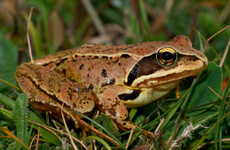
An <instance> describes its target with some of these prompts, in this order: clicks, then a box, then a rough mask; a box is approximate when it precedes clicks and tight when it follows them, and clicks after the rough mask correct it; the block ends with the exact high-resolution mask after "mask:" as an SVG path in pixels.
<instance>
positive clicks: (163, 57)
mask: <svg viewBox="0 0 230 150" xmlns="http://www.w3.org/2000/svg"><path fill="white" fill-rule="evenodd" d="M161 58H162V59H164V60H170V59H172V58H173V55H172V54H171V53H170V52H164V53H162V54H161Z"/></svg>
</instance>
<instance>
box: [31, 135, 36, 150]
mask: <svg viewBox="0 0 230 150" xmlns="http://www.w3.org/2000/svg"><path fill="white" fill-rule="evenodd" d="M36 137H37V135H35V136H34V137H33V138H32V140H31V142H30V149H31V147H32V144H33V142H34V140H35V138H36Z"/></svg>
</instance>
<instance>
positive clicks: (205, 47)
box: [204, 25, 230, 53]
mask: <svg viewBox="0 0 230 150" xmlns="http://www.w3.org/2000/svg"><path fill="white" fill-rule="evenodd" d="M228 28H230V25H228V26H226V27H224V28H222V29H221V30H219V31H218V32H216V33H215V34H213V35H212V36H211V37H210V38H208V40H207V41H206V43H205V46H204V53H205V50H206V49H207V45H208V42H209V41H210V40H211V39H213V38H214V37H215V36H216V35H217V34H219V33H221V32H223V31H224V30H226V29H228Z"/></svg>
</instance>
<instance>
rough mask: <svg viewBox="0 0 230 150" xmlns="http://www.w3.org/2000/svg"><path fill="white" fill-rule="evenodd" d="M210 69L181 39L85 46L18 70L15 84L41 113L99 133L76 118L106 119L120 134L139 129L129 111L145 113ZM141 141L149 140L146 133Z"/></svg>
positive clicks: (190, 44)
mask: <svg viewBox="0 0 230 150" xmlns="http://www.w3.org/2000/svg"><path fill="white" fill-rule="evenodd" d="M207 65H208V59H207V57H206V56H205V55H204V54H203V53H202V52H201V51H199V50H196V49H194V48H193V46H192V42H191V40H190V39H189V38H188V37H187V36H185V35H179V36H176V37H174V38H173V39H172V40H171V41H168V42H166V41H150V42H143V43H137V44H131V45H118V46H107V45H101V44H94V43H87V44H84V45H82V46H80V47H78V48H75V49H68V50H65V51H60V52H58V53H56V54H54V55H48V56H45V57H43V58H40V59H37V60H35V61H34V62H33V63H32V62H28V63H24V64H21V65H20V66H19V67H18V68H17V70H16V72H15V79H16V81H17V83H18V85H19V87H20V89H21V90H22V92H24V93H25V94H26V95H27V96H28V97H29V101H30V104H31V106H32V107H34V108H35V109H36V110H38V111H39V112H49V113H50V114H51V115H53V116H55V117H57V118H61V116H60V112H61V111H63V112H64V114H65V116H66V118H67V119H68V120H70V121H71V120H72V121H73V122H74V123H75V126H76V128H79V127H82V128H85V129H86V130H91V131H93V132H94V133H96V134H98V135H99V136H102V137H106V138H107V139H109V138H110V137H108V136H107V135H105V134H103V133H101V132H98V131H97V130H96V129H94V128H93V127H92V126H90V125H89V124H87V123H86V122H85V121H83V120H82V117H81V116H80V115H78V114H76V113H75V112H79V113H81V114H84V115H89V114H91V113H92V112H93V111H94V110H95V108H98V110H100V111H101V112H103V113H105V114H106V115H107V116H108V117H109V118H111V120H112V121H113V122H114V123H115V124H116V125H117V127H118V128H119V129H121V130H124V131H129V130H132V129H138V128H139V127H138V126H137V125H135V124H134V123H133V122H132V121H131V120H130V119H129V112H128V109H129V108H137V107H143V106H145V105H148V104H150V103H153V102H154V101H156V100H158V99H161V98H162V97H164V96H166V95H168V93H169V92H170V91H171V90H173V89H174V88H175V87H177V86H178V85H179V83H180V82H181V81H183V80H184V79H186V78H187V77H190V76H196V75H197V74H199V73H200V72H201V71H202V70H203V69H205V68H206V67H207ZM143 134H144V135H149V136H153V134H152V132H150V131H145V130H144V131H143Z"/></svg>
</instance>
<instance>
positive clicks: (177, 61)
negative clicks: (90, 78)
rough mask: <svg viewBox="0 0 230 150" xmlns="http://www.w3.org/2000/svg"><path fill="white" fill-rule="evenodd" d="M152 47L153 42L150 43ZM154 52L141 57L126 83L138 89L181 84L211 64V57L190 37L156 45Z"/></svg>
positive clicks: (177, 38)
mask: <svg viewBox="0 0 230 150" xmlns="http://www.w3.org/2000/svg"><path fill="white" fill-rule="evenodd" d="M149 44H150V46H148V47H150V48H151V47H153V46H151V42H149ZM153 44H154V47H155V49H153V50H152V51H153V52H152V53H151V54H149V55H148V56H146V55H145V56H144V57H143V58H141V59H140V60H139V61H138V62H137V63H136V64H135V66H133V68H132V69H131V70H130V71H129V74H128V75H127V77H126V81H125V84H126V85H128V86H131V87H134V88H148V87H154V86H157V85H161V84H167V83H172V82H177V81H180V80H181V79H184V78H186V77H189V76H195V75H197V74H199V72H200V71H201V70H202V69H205V68H206V67H207V65H208V59H207V57H206V56H205V55H204V54H203V53H202V52H200V51H198V50H196V49H194V48H193V47H192V43H191V41H190V40H189V38H188V37H186V36H183V35H181V36H177V37H175V38H174V39H173V40H172V41H170V42H154V43H153Z"/></svg>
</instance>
